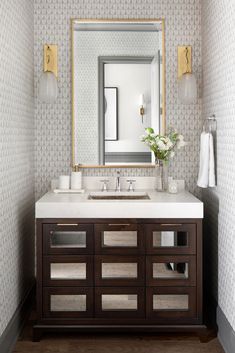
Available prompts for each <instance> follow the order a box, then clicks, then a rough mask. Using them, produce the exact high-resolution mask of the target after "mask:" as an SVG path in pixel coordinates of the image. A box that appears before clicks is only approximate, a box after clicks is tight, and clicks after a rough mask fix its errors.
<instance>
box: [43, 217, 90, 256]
mask: <svg viewBox="0 0 235 353" xmlns="http://www.w3.org/2000/svg"><path fill="white" fill-rule="evenodd" d="M43 252H44V254H52V255H53V254H62V255H63V254H92V253H93V226H92V225H90V224H80V225H79V224H72V223H71V224H70V223H68V224H44V225H43Z"/></svg>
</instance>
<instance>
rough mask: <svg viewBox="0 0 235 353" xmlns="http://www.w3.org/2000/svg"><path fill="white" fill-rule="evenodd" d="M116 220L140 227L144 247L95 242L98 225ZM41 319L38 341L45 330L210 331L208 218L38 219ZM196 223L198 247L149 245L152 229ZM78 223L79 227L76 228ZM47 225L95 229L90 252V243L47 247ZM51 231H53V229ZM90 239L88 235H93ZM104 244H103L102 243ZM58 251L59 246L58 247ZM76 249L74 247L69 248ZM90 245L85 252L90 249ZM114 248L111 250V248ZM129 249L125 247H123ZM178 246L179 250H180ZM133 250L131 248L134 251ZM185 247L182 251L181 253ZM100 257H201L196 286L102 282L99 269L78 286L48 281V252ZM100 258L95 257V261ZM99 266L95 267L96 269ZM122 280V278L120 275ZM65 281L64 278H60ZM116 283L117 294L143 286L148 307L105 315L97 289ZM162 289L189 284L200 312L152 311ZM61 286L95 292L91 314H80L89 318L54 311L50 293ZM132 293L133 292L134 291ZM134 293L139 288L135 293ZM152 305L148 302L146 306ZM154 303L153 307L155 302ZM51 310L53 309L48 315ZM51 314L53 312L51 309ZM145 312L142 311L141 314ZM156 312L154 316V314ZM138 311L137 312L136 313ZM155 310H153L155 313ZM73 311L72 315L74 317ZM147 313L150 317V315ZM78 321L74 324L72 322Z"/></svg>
mask: <svg viewBox="0 0 235 353" xmlns="http://www.w3.org/2000/svg"><path fill="white" fill-rule="evenodd" d="M111 224H112V226H113V224H115V229H114V230H119V229H121V230H122V229H123V227H124V229H123V230H129V229H130V230H135V229H138V231H139V232H138V239H140V242H139V244H138V245H139V247H133V248H131V249H130V248H126V249H125V248H123V247H114V248H112V249H105V248H102V249H100V248H99V249H98V248H96V247H95V245H96V243H97V232H95V229H96V230H97V228H98V229H104V226H107V225H108V229H107V230H110V228H111V226H110V225H111ZM36 225H37V236H36V241H37V323H36V324H35V326H34V330H33V332H34V340H35V341H38V340H40V338H41V335H42V333H43V332H44V331H54V330H55V331H60V332H62V331H69V330H73V331H81V330H83V331H88V332H90V331H95V332H99V331H101V332H103V330H104V329H105V330H107V332H116V331H120V330H121V331H122V330H123V329H124V330H125V331H126V332H128V331H131V332H134V331H136V332H137V331H138V332H144V331H145V332H206V326H205V325H204V323H203V295H202V293H203V286H202V258H203V257H202V254H203V248H202V220H201V219H157V218H156V219H152V218H151V219H142V218H140V219H105V218H104V219H72V218H71V219H65V218H61V219H49V218H42V219H37V221H36ZM189 226H190V227H192V228H190V229H192V230H193V232H192V235H191V236H192V237H194V239H193V242H192V243H190V244H191V245H192V246H190V247H189V248H186V249H184V248H183V247H182V248H181V247H179V248H178V249H177V248H172V249H171V248H164V249H158V250H160V251H159V252H158V251H157V252H155V250H156V249H154V251H152V250H151V248H150V247H149V245H150V244H149V241H150V239H151V236H150V235H149V234H150V232H149V231H150V230H151V229H154V230H162V231H163V230H167V231H171V230H172V231H175V230H178V231H180V230H186V229H189V228H188V227H189ZM73 227H74V228H73ZM45 229H46V230H48V229H52V230H53V229H55V230H61V231H63V230H75V231H77V230H85V231H88V233H87V235H88V234H89V246H88V251H87V248H86V249H84V248H82V249H79V248H75V249H68V248H61V249H56V250H59V252H56V253H53V254H50V253H48V249H47V247H46V241H48V238H46V239H45ZM47 234H48V233H47ZM87 239H88V238H87ZM100 244H101V243H100ZM54 250H55V249H54ZM68 250H72V252H70V251H68ZM84 250H85V251H84ZM107 250H108V252H107V253H106V251H107ZM123 250H125V252H124V251H123ZM126 250H127V252H126ZM175 250H176V251H175ZM129 251H130V253H129ZM178 251H179V253H178ZM88 255H90V256H91V257H94V256H95V255H99V256H106V255H107V256H108V255H110V256H121V255H126V256H127V255H130V257H132V256H134V257H141V256H143V257H148V256H168V257H171V256H173V255H177V256H178V255H182V256H191V255H193V256H195V258H196V286H195V287H190V286H185V285H184V286H182V287H181V286H178V287H177V286H174V287H170V286H168V287H167V286H165V287H161V286H160V285H159V284H158V286H157V287H154V286H153V287H152V286H146V282H144V284H143V285H141V286H139V287H135V286H129V287H125V286H116V287H114V286H110V287H108V286H102V287H100V286H97V285H95V284H96V283H95V273H94V271H93V282H92V283H91V285H90V286H86V287H83V286H81V287H80V286H77V287H75V286H74V283H71V284H73V286H71V287H69V286H68V287H66V286H64V284H63V287H61V286H48V284H47V283H46V281H45V276H44V272H45V270H44V266H45V265H44V260H45V258H46V257H47V256H49V257H50V256H52V257H54V256H55V257H58V258H59V257H60V256H68V257H71V258H72V257H73V256H75V257H77V256H78V257H79V256H88ZM93 261H94V260H93ZM93 270H94V269H93ZM115 281H116V280H115ZM58 284H59V283H58ZM108 288H110V290H111V292H110V293H113V294H116V293H117V290H119V289H122V288H124V289H125V290H126V289H127V288H129V289H130V290H133V291H135V289H138V290H140V291H139V292H138V293H140V295H141V298H142V299H141V302H142V304H141V303H140V304H141V305H142V307H141V310H140V311H138V313H137V316H135V314H136V313H135V312H130V315H128V316H127V315H126V312H124V313H123V314H122V313H119V314H118V313H117V312H116V315H115V316H113V314H112V311H110V312H109V311H105V315H104V316H103V313H102V312H101V315H100V316H99V300H97V298H96V297H95V293H98V294H99V293H101V292H99V291H102V290H103V293H104V294H105V292H104V291H106V290H108ZM154 288H157V289H158V291H159V290H161V288H162V290H165V291H170V289H171V288H174V289H175V290H177V288H178V290H179V291H180V289H183V290H185V291H189V290H190V291H193V293H194V294H193V295H194V298H195V300H196V313H195V316H194V312H193V313H192V314H193V315H191V316H188V317H181V318H180V319H178V318H174V317H173V316H172V315H169V314H170V313H168V315H167V313H163V314H164V315H162V317H160V316H159V315H156V313H155V312H153V313H152V310H151V311H150V312H149V311H148V310H150V309H149V305H150V304H149V300H150V299H149V293H150V291H151V290H154ZM61 289H62V290H63V292H64V293H68V290H69V291H70V293H78V294H79V293H81V290H82V289H83V290H85V291H87V293H90V295H89V298H88V301H89V303H90V306H89V308H90V309H89V313H88V316H86V314H87V312H86V313H84V312H80V314H85V316H84V317H82V316H81V315H77V312H76V313H75V315H73V314H72V315H71V316H70V314H71V313H70V314H69V313H68V312H62V313H60V312H53V313H50V310H48V309H49V307H48V304H47V300H48V299H46V298H45V293H48V291H53V293H55V294H60V293H61ZM129 293H130V291H129ZM132 293H133V292H132ZM145 306H146V307H145ZM150 308H151V307H150ZM46 310H47V311H46ZM45 313H47V314H46V315H45ZM48 313H49V314H48ZM140 313H141V314H140ZM150 313H151V315H150ZM132 314H133V315H132ZM152 314H153V315H152ZM68 315H69V317H68ZM146 315H147V316H146ZM71 325H73V326H71Z"/></svg>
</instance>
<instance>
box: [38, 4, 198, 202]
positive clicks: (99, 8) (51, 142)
mask: <svg viewBox="0 0 235 353" xmlns="http://www.w3.org/2000/svg"><path fill="white" fill-rule="evenodd" d="M34 3H35V8H34V15H35V16H34V35H35V45H34V55H35V92H36V93H37V90H38V80H39V77H40V74H41V71H42V47H43V44H44V43H47V42H48V43H56V44H58V45H59V97H58V99H57V101H56V102H55V103H54V104H52V105H46V104H43V103H40V102H39V100H38V99H37V97H36V99H35V119H36V145H35V146H36V147H35V152H36V153H35V156H36V161H35V167H36V197H37V198H38V197H40V196H41V195H42V194H44V193H45V192H46V191H47V190H48V188H49V185H50V180H51V179H52V178H54V177H57V176H58V175H60V174H62V173H69V171H70V164H71V65H70V63H71V55H70V53H71V47H70V18H72V17H73V18H74V17H77V18H161V17H165V19H166V67H167V70H166V71H167V75H166V82H167V97H166V98H167V124H171V125H174V126H175V128H176V129H178V130H179V131H181V132H182V133H183V134H184V135H185V138H186V140H187V141H189V145H188V147H187V148H186V149H185V151H183V152H182V151H181V152H180V153H179V154H178V155H177V156H176V157H175V158H174V160H173V161H172V162H171V166H170V173H171V174H172V175H173V176H174V177H177V178H183V179H184V178H185V179H186V183H187V187H188V189H189V190H190V191H192V192H193V193H195V194H198V189H197V188H196V178H197V172H198V155H199V153H198V150H199V145H198V141H199V134H200V129H201V100H200V99H199V100H198V102H197V104H194V105H190V106H185V105H182V104H181V103H180V102H179V101H178V97H177V46H178V45H183V44H191V45H192V46H193V70H194V72H195V74H196V76H197V80H198V83H199V87H201V2H200V0H190V1H188V0H179V1H172V0H165V1H160V0H145V1H143V0H135V1H132V0H96V1H93V0H66V1H65V0H56V1H55V0H54V1H49V0H35V1H34ZM113 172H115V170H113V169H112V170H104V169H103V170H97V169H90V170H88V169H86V170H85V171H84V174H85V175H100V176H101V175H111V174H112V173H113ZM122 172H123V171H122ZM152 173H153V170H152V169H134V170H131V169H129V170H128V169H127V170H125V174H128V175H135V176H137V175H152Z"/></svg>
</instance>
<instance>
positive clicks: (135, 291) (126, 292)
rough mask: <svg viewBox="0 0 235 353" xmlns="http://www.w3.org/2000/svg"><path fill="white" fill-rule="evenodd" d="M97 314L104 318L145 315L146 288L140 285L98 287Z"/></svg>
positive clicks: (96, 290)
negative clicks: (139, 286)
mask: <svg viewBox="0 0 235 353" xmlns="http://www.w3.org/2000/svg"><path fill="white" fill-rule="evenodd" d="M95 315H96V317H103V318H133V317H144V316H145V290H144V288H138V287H129V288H128V287H116V288H110V287H96V288H95Z"/></svg>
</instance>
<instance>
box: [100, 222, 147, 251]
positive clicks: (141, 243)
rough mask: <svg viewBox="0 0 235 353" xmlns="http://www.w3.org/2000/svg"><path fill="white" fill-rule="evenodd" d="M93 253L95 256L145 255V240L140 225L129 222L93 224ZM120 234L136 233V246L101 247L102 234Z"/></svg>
mask: <svg viewBox="0 0 235 353" xmlns="http://www.w3.org/2000/svg"><path fill="white" fill-rule="evenodd" d="M94 231H95V253H96V254H106V255H115V254H119V253H121V254H123V255H124V254H125V255H138V254H144V253H145V239H144V234H143V227H142V225H140V224H133V223H130V222H129V221H123V223H119V222H117V221H110V222H108V223H104V224H95V228H94ZM105 231H109V232H112V231H113V232H122V231H136V232H137V246H133V247H131V246H127V247H124V246H113V247H111V246H110V247H108V246H107V247H102V232H105Z"/></svg>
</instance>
